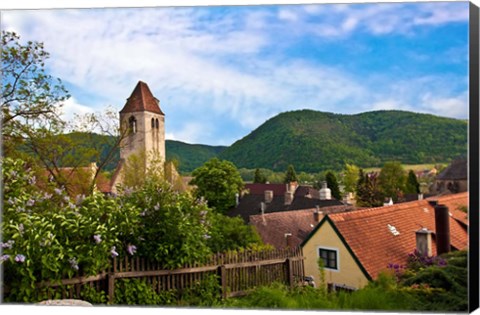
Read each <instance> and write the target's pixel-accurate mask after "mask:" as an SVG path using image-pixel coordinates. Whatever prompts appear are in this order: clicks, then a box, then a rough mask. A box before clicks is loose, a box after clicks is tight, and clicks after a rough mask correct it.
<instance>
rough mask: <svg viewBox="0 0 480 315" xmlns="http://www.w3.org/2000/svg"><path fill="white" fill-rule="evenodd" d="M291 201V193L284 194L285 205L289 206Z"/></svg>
mask: <svg viewBox="0 0 480 315" xmlns="http://www.w3.org/2000/svg"><path fill="white" fill-rule="evenodd" d="M292 201H293V192H291V191H286V192H285V205H286V206H289V205H291V204H292Z"/></svg>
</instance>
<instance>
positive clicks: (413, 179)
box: [405, 170, 420, 194]
mask: <svg viewBox="0 0 480 315" xmlns="http://www.w3.org/2000/svg"><path fill="white" fill-rule="evenodd" d="M405 193H406V194H419V193H420V183H419V182H418V180H417V175H415V172H414V171H413V170H410V171H409V172H408V176H407V182H406V184H405Z"/></svg>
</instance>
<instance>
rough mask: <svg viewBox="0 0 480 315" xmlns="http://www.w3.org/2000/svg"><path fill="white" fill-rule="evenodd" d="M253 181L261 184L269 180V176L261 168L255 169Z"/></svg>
mask: <svg viewBox="0 0 480 315" xmlns="http://www.w3.org/2000/svg"><path fill="white" fill-rule="evenodd" d="M253 182H254V183H260V184H265V183H266V182H267V177H266V176H265V174H264V173H263V172H262V171H261V170H260V169H258V168H257V169H256V170H255V175H254V177H253Z"/></svg>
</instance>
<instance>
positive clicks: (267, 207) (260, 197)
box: [227, 182, 344, 223]
mask: <svg viewBox="0 0 480 315" xmlns="http://www.w3.org/2000/svg"><path fill="white" fill-rule="evenodd" d="M324 189H328V188H326V187H324ZM245 190H246V193H245V194H243V196H241V197H240V198H239V199H238V203H237V205H236V207H235V208H233V209H231V210H230V211H228V212H227V215H228V216H231V217H235V216H240V217H242V219H243V220H244V221H245V222H247V223H248V222H249V220H250V216H252V215H257V214H262V213H264V214H266V213H273V212H280V211H292V210H304V209H314V208H317V207H319V208H324V207H332V206H342V205H344V204H343V203H342V202H341V201H339V200H336V199H331V196H329V194H328V192H326V191H322V190H320V191H319V190H316V189H314V188H313V187H310V186H299V185H298V183H297V182H292V183H289V184H246V185H245ZM328 190H329V189H328ZM326 198H329V199H326Z"/></svg>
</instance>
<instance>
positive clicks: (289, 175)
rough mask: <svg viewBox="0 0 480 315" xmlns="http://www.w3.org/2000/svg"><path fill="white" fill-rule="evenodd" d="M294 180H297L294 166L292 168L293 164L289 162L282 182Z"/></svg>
mask: <svg viewBox="0 0 480 315" xmlns="http://www.w3.org/2000/svg"><path fill="white" fill-rule="evenodd" d="M296 181H298V178H297V173H296V172H295V168H293V165H292V164H290V165H288V168H287V171H286V172H285V179H284V181H283V182H284V183H286V184H288V183H290V182H296Z"/></svg>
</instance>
